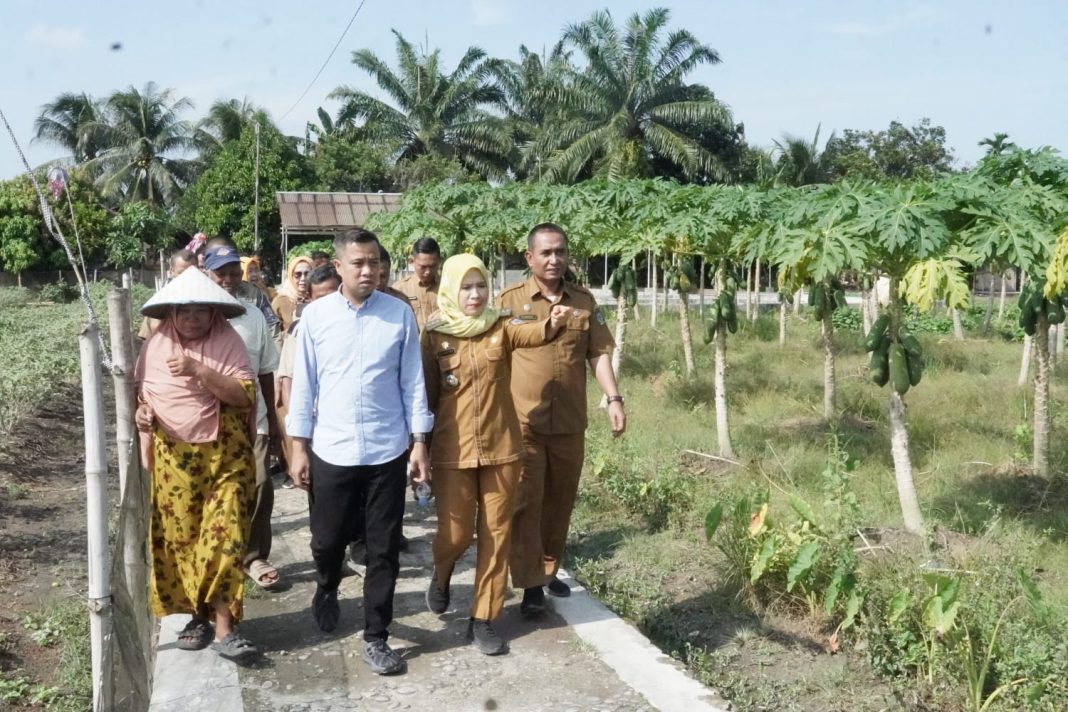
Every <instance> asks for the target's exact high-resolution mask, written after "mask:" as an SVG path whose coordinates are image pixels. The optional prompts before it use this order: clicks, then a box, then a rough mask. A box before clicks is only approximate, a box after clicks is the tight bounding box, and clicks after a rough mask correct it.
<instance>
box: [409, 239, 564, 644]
mask: <svg viewBox="0 0 1068 712" xmlns="http://www.w3.org/2000/svg"><path fill="white" fill-rule="evenodd" d="M489 281H490V278H489V272H488V271H487V270H486V266H485V265H484V264H482V260H480V259H478V258H477V257H475V256H474V255H467V254H464V255H456V256H454V257H450V258H449V259H448V260H446V261H445V265H444V270H443V274H442V279H441V287H440V289H439V291H438V312H437V313H436V314H435V315H434V316H433V317H432V318H431V319H430V320H429V321H428V322H427V325H426V329H425V331H424V332H423V337H422V344H423V371H424V373H425V376H426V387H427V396H428V398H429V401H430V409H431V410H432V411H434V432H433V436H432V439H431V445H430V462H431V466H432V467H433V473H434V479H433V490H434V496H435V499H436V501H437V514H438V531H437V535H436V536H435V537H434V574H433V576H431V579H430V586H429V588H428V589H427V594H426V600H427V607H428V608H429V609H430V611H431V612H432V613H438V614H441V613H444V612H445V611H446V610H447V609H448V607H449V580H450V579H451V578H452V571H453V567H454V566H455V565H456V562H457V561H458V560H459V559H460V557H461V556H463V553H464V552H465V551H467V548H468V547H469V546H470V545H471V539H472V537H473V535H474V533H475V527H476V526H477V527H478V553H477V557H476V558H477V562H476V565H475V596H474V601H473V602H472V605H471V622H470V624H469V626H468V638H469V639H470V640H471V641H472V642H473V643H474V644H475V646H476V647H478V649H479V650H480V651H482V652H483V653H485V654H487V655H499V654H500V653H504V652H506V651H507V650H508V646H507V645H506V644H505V643H504V641H503V640H501V638H500V637H499V636H498V635H497V632H496V631H495V630H494V628H493V625H492V621H493V620H494V619H495V618H497V616H498V615H500V612H501V609H502V608H503V607H504V593H505V588H506V586H507V579H508V554H509V545H510V528H511V519H512V513H513V509H514V496H515V491H516V486H517V484H518V481H519V468H520V456H521V454H522V447H523V445H522V443H523V441H522V437H521V436H520V431H519V420H518V418H517V417H516V414H515V407H514V406H513V405H512V397H511V392H510V382H511V369H510V366H509V362H510V360H511V358H510V355H511V352H512V350H513V349H516V348H524V347H532V346H541V345H542V344H544V343H545V342H546V341H551V340H552V338H553V337H554V336H556V333H557V332H558V331H559V329H560V327H561V326H562V325H563V324H564V322H565V321H566V319H567V316H568V313H569V312H570V311H571V309H570V307H564V306H556V307H554V308H553V310H552V313H551V315H550V317H549V318H548V319H544V320H542V321H532V320H527V319H523V318H521V317H516V318H512V315H511V314H510V313H502V312H498V311H497V310H496V309H493V308H491V307H488V306H487V304H488V302H489V288H488V285H489Z"/></svg>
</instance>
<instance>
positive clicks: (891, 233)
mask: <svg viewBox="0 0 1068 712" xmlns="http://www.w3.org/2000/svg"><path fill="white" fill-rule="evenodd" d="M953 207H954V202H953V201H952V200H951V199H949V198H948V197H947V196H946V195H944V194H942V193H941V192H940V191H939V190H938V189H937V188H936V187H935V186H934V185H933V184H931V183H927V182H916V183H908V184H898V185H893V186H876V187H873V188H872V189H870V190H868V191H865V194H864V195H863V196H862V197H861V202H860V205H859V207H858V210H857V214H856V216H855V217H854V218H853V220H852V221H851V222H852V225H851V229H852V230H853V232H854V234H855V235H856V236H857V237H858V238H859V239H862V240H864V241H866V243H867V263H868V264H867V266H868V267H869V268H873V269H877V270H879V271H880V272H881V273H883V274H885V275H887V276H888V277H889V280H890V289H889V303H888V305H887V309H886V310H885V312H884V315H883V316H880V318H879V320H878V321H877V322H876V324H875V325H873V327H872V330H871V331H870V332H869V334H868V346H869V347H871V350H872V358H871V363H870V366H869V370H870V374H871V377H872V380H873V381H874V382H875V383H876V384H877V385H880V386H882V385H886V384H887V383H889V384H890V385H891V388H890V396H889V420H890V452H891V456H892V458H893V462H894V478H895V480H896V483H897V492H898V499H899V501H900V504H901V514H902V517H903V519H904V524H905V529H906V530H907V531H909V532H911V533H913V534H922V533H923V532H924V525H923V515H922V513H921V512H920V504H919V498H918V497H917V494H916V486H915V481H914V478H913V474H912V459H911V456H910V454H909V438H908V427H907V420H906V413H905V402H904V396H905V394H906V393H908V391H909V389H910V388H911V387H912V386H913V385H914V384H918V383H919V381H920V377H921V376H922V368H923V354H922V350H921V349H920V348H919V342H918V341H917V340H915V337H911V335H910V334H909V333H908V332H907V330H906V329H905V325H904V320H903V317H902V307H903V305H904V299H903V295H902V289H901V282H902V279H904V278H905V277H906V275H909V277H910V282H909V283H910V285H911V284H913V283H916V282H920V284H919V286H914V287H912V289H913V290H916V291H925V292H928V293H932V294H937V295H938V296H947V297H949V302H948V306H951V307H961V306H964V305H965V304H966V303H967V299H966V298H967V296H969V292H968V291H967V289H966V287H967V283H966V282H965V289H964V290H963V292H961V291H955V292H952V293H946V294H940V293H939V292H940V291H941V292H945V289H941V290H940V289H939V287H940V285H939V284H934V285H932V284H930V283H928V282H923V280H924V279H925V278H926V279H934V278H936V277H938V278H941V277H944V276H945V273H946V271H947V270H952V268H953V266H952V265H951V264H948V263H946V264H940V266H938V267H937V268H935V267H933V266H931V265H930V261H931V260H935V261H937V260H939V258H942V257H944V256H945V255H946V254H947V252H949V251H950V249H951V247H953V245H952V244H951V239H950V238H951V235H952V233H951V232H950V230H949V228H948V227H947V226H946V223H945V220H944V214H945V213H946V212H948V211H950V210H952V208H953ZM921 263H922V264H924V265H927V266H925V267H923V268H921V271H920V272H918V273H916V272H915V271H914V272H910V270H913V268H914V267H916V266H917V265H919V264H921ZM958 267H959V265H958ZM960 278H961V279H963V274H961V275H960ZM945 283H946V280H943V282H942V283H941V286H942V287H944V286H945ZM954 283H955V282H954ZM962 296H963V298H964V301H963V302H960V301H959V299H960V298H961V297H962ZM954 300H958V301H954Z"/></svg>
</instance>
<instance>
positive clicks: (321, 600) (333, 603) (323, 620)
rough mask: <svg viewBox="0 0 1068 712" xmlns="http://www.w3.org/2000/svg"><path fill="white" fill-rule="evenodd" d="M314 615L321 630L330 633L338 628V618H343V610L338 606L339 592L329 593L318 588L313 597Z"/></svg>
mask: <svg viewBox="0 0 1068 712" xmlns="http://www.w3.org/2000/svg"><path fill="white" fill-rule="evenodd" d="M312 615H313V616H315V622H316V623H317V624H318V625H319V630H321V631H323V632H324V633H329V632H331V631H333V630H334V628H337V621H338V618H340V617H341V609H339V608H338V605H337V591H336V590H335V591H327V590H326V589H323V588H316V589H315V595H314V596H313V597H312Z"/></svg>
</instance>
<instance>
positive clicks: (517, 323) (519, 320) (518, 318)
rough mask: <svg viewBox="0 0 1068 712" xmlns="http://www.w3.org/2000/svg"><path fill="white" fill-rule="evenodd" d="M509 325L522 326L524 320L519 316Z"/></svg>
mask: <svg viewBox="0 0 1068 712" xmlns="http://www.w3.org/2000/svg"><path fill="white" fill-rule="evenodd" d="M508 323H509V324H514V325H515V326H519V325H520V324H522V323H523V319H522V318H520V317H518V316H517V317H516V318H515V319H512V320H511V321H510V322H508Z"/></svg>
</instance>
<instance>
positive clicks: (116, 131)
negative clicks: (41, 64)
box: [87, 82, 199, 206]
mask: <svg viewBox="0 0 1068 712" xmlns="http://www.w3.org/2000/svg"><path fill="white" fill-rule="evenodd" d="M192 108H193V103H192V102H191V101H190V100H189V99H187V98H184V97H183V98H176V97H175V96H174V94H173V92H172V91H171V90H170V89H164V90H160V89H159V88H158V87H157V86H156V84H155V83H154V82H149V83H147V84H146V85H145V86H144V88H143V89H142V90H140V91H138V90H137V89H135V88H134V87H132V86H131V87H130V88H129V89H126V90H125V91H117V92H115V93H114V94H112V95H111V96H110V97H108V99H107V102H106V103H105V113H106V116H105V117H104V118H105V119H106V121H100V122H97V123H94V124H92V128H93V129H94V130H99V132H100V136H101V139H102V143H103V145H104V146H105V148H104V149H103V150H102V151H101V152H100V153H99V155H98V156H97V157H96V158H94V159H93V160H91V161H89V162H88V163H87V166H89V167H91V168H93V169H94V170H95V171H99V172H98V173H97V176H98V177H97V185H98V186H99V187H100V189H101V191H102V192H103V193H104V194H105V195H107V196H109V197H113V198H117V199H119V200H122V201H123V202H128V201H135V200H143V201H146V202H148V203H151V204H153V205H157V206H167V205H171V204H173V202H174V200H175V199H176V198H177V197H178V196H179V195H180V194H181V192H182V189H183V188H184V187H185V186H186V185H187V184H188V183H189V181H191V180H192V179H193V177H194V176H195V174H196V170H197V168H198V166H199V162H198V161H197V160H196V159H195V155H196V153H195V152H196V150H197V149H198V147H199V146H198V142H197V140H196V137H195V135H194V128H193V126H192V124H190V123H189V122H188V121H185V120H183V119H182V118H181V114H182V112H184V111H187V110H190V109H192Z"/></svg>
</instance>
